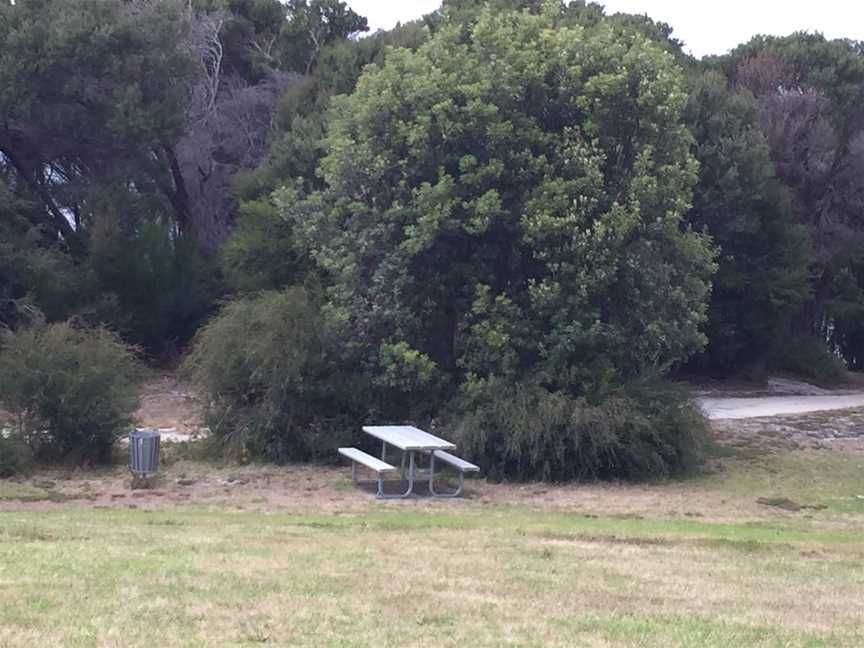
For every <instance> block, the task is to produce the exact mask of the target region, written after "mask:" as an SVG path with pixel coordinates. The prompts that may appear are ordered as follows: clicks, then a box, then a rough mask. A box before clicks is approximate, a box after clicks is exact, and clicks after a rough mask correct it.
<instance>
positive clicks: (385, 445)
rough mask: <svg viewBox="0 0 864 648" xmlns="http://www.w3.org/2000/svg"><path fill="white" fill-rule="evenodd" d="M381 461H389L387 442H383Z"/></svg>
mask: <svg viewBox="0 0 864 648" xmlns="http://www.w3.org/2000/svg"><path fill="white" fill-rule="evenodd" d="M381 461H384V462H386V461H387V442H386V441H382V442H381Z"/></svg>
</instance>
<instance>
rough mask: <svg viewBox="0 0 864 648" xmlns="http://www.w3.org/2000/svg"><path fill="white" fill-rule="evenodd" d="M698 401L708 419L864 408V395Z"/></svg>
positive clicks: (699, 399) (764, 397)
mask: <svg viewBox="0 0 864 648" xmlns="http://www.w3.org/2000/svg"><path fill="white" fill-rule="evenodd" d="M697 401H698V402H699V405H700V406H701V407H702V409H703V411H704V412H705V414H706V416H708V418H709V419H746V418H758V417H761V416H781V415H784V414H803V413H806V412H822V411H826V410H839V409H848V408H850V407H864V393H857V394H844V395H837V396H821V395H820V396H760V397H751V398H720V397H704V396H703V397H701V398H698V399H697Z"/></svg>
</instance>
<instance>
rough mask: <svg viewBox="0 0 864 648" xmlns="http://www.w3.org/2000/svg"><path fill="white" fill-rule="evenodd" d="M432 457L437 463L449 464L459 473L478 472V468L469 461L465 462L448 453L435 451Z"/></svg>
mask: <svg viewBox="0 0 864 648" xmlns="http://www.w3.org/2000/svg"><path fill="white" fill-rule="evenodd" d="M433 455H434V457H435V458H436V459H437V460H438V461H443V462H444V463H446V464H450V465H451V466H453V467H454V468H455V469H456V470H458V471H459V472H463V473H466V472H480V467H479V466H475V465H474V464H472V463H471V462H470V461H465V460H464V459H462V458H461V457H457V456H456V455H452V454H450V453H449V452H444V451H443V450H436V451H435V452H434V453H433Z"/></svg>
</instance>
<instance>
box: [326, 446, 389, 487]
mask: <svg viewBox="0 0 864 648" xmlns="http://www.w3.org/2000/svg"><path fill="white" fill-rule="evenodd" d="M339 454H340V455H342V456H343V457H346V458H348V459H350V460H351V479H352V480H353V481H354V483H355V484H356V483H357V464H360V465H361V466H365V467H366V468H368V469H369V470H371V471H372V472H374V473H375V476H376V477H377V480H378V499H387V497H386V496H385V495H384V478H383V477H382V475H384V474H385V473H391V472H396V466H391V465H390V464H388V463H387V462H386V461H381V460H380V459H378V457H373V456H372V455H370V454H369V453H367V452H363V451H362V450H358V449H357V448H339Z"/></svg>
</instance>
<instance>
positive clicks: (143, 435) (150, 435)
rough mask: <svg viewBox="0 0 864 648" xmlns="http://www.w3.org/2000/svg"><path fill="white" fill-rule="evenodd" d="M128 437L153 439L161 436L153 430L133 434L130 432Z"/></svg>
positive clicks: (136, 431)
mask: <svg viewBox="0 0 864 648" xmlns="http://www.w3.org/2000/svg"><path fill="white" fill-rule="evenodd" d="M129 436H130V437H134V438H136V439H154V438H157V437H159V436H161V435H160V434H159V433H158V432H156V431H155V430H135V431H134V432H130V433H129Z"/></svg>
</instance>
